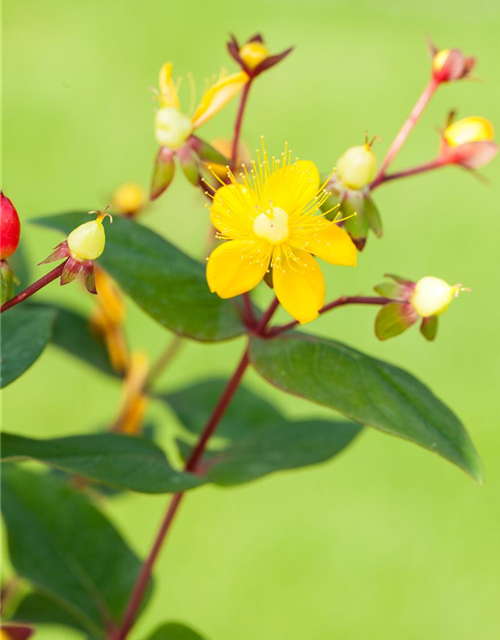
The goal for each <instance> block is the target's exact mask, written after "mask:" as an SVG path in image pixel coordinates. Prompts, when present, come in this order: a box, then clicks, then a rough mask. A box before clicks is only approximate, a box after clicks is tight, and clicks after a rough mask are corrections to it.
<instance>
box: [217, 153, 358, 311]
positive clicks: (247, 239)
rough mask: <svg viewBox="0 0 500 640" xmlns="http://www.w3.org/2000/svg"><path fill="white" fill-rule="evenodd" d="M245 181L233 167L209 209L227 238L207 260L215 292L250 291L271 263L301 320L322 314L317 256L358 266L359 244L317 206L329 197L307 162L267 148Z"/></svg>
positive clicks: (280, 290)
mask: <svg viewBox="0 0 500 640" xmlns="http://www.w3.org/2000/svg"><path fill="white" fill-rule="evenodd" d="M243 169H244V174H242V184H241V183H238V182H237V181H236V179H235V177H234V175H233V174H232V173H231V172H229V173H228V176H229V178H230V180H231V184H229V185H224V186H221V187H220V188H219V189H218V190H217V191H216V192H215V194H214V196H213V204H212V207H211V209H210V218H211V221H212V224H213V225H214V227H215V228H216V229H217V231H218V237H219V238H221V239H224V240H227V242H225V243H224V244H223V245H221V246H219V247H217V248H216V249H215V250H214V251H213V252H212V254H211V255H210V257H209V259H208V264H207V281H208V284H209V287H210V290H211V291H212V292H215V293H217V294H218V295H219V296H220V297H221V298H232V297H233V296H237V295H239V294H241V293H245V292H247V291H250V289H253V288H254V287H255V286H257V285H258V284H259V282H260V281H261V280H262V279H263V277H264V276H265V274H266V272H268V271H269V270H270V269H272V277H273V285H274V290H275V293H276V296H277V297H278V299H279V301H280V303H281V304H282V305H283V307H284V308H285V309H286V310H287V311H288V312H289V313H290V314H291V315H292V316H293V317H294V318H295V319H296V320H298V321H299V322H300V323H305V322H310V321H311V320H314V318H316V317H317V316H318V312H319V310H320V309H321V307H322V306H323V304H324V300H325V281H324V279H323V274H322V273H321V270H320V268H319V266H318V263H317V262H316V260H315V258H314V257H313V255H315V256H318V257H319V258H322V259H323V260H325V261H326V262H329V263H330V264H337V265H346V266H355V264H356V248H355V246H354V244H353V242H352V240H351V238H350V237H349V235H348V234H347V233H346V232H345V231H344V230H343V229H341V228H340V227H339V226H338V225H337V224H336V223H335V222H330V221H328V220H326V219H325V217H324V216H325V214H324V213H321V212H320V211H319V209H320V207H321V205H322V204H323V203H324V201H325V200H326V199H327V198H328V195H329V194H328V192H326V191H325V190H324V189H323V188H322V187H321V186H320V178H319V172H318V169H317V167H316V165H315V164H314V163H313V162H310V161H300V160H295V161H293V162H292V160H291V152H289V151H288V149H287V148H285V151H284V152H283V153H282V155H281V160H278V159H276V158H272V159H270V158H269V157H268V154H267V152H266V150H265V149H264V148H263V153H262V156H261V155H260V154H258V162H257V163H255V162H252V168H251V170H250V172H248V171H247V169H246V167H245V166H243Z"/></svg>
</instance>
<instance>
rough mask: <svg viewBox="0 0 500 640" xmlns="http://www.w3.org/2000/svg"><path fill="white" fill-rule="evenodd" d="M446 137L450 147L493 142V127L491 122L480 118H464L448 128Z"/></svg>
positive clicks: (445, 133)
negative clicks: (487, 141) (469, 143)
mask: <svg viewBox="0 0 500 640" xmlns="http://www.w3.org/2000/svg"><path fill="white" fill-rule="evenodd" d="M444 137H445V139H446V142H447V143H448V144H449V145H450V147H458V146H460V145H461V144H467V143H468V142H483V141H485V140H493V137H494V131H493V125H492V124H491V122H490V121H489V120H487V119H486V118H482V117H480V116H471V117H469V118H462V119H461V120H457V121H456V122H453V124H450V125H448V126H447V127H446V129H445V130H444Z"/></svg>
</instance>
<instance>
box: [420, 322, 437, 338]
mask: <svg viewBox="0 0 500 640" xmlns="http://www.w3.org/2000/svg"><path fill="white" fill-rule="evenodd" d="M437 330H438V319H437V316H430V317H429V318H422V323H421V325H420V333H421V334H422V335H423V336H424V338H425V339H426V340H429V342H432V341H433V340H434V339H435V338H436V335H437Z"/></svg>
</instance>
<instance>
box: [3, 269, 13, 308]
mask: <svg viewBox="0 0 500 640" xmlns="http://www.w3.org/2000/svg"><path fill="white" fill-rule="evenodd" d="M13 297H14V272H13V271H12V268H11V266H10V264H9V263H8V262H7V260H0V304H3V303H4V302H7V300H10V299H11V298H13Z"/></svg>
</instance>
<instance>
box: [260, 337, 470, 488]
mask: <svg viewBox="0 0 500 640" xmlns="http://www.w3.org/2000/svg"><path fill="white" fill-rule="evenodd" d="M250 359H251V362H252V363H253V365H254V366H255V368H256V369H257V371H258V372H259V373H260V374H261V375H262V376H263V377H264V378H265V379H266V380H268V381H269V382H270V383H271V384H274V385H275V386H277V387H278V388H280V389H282V390H283V391H286V392H288V393H292V394H294V395H297V396H300V397H303V398H306V399H308V400H311V401H313V402H317V403H318V404H321V405H324V406H326V407H329V408H331V409H334V410H336V411H339V412H341V413H343V414H344V415H346V416H347V417H348V418H351V419H353V420H356V421H357V422H360V423H361V424H366V425H368V426H372V427H376V428H377V429H380V430H381V431H384V432H386V433H390V434H392V435H397V436H400V437H402V438H405V439H407V440H410V441H412V442H415V443H417V444H420V445H422V446H423V447H426V448H427V449H430V450H431V451H435V452H436V453H439V454H440V455H442V456H443V457H445V458H447V459H448V460H450V461H451V462H453V463H454V464H456V465H458V466H459V467H461V468H462V469H463V470H464V471H466V472H468V473H469V474H470V475H471V476H473V477H474V478H475V479H476V480H478V481H481V480H482V468H481V462H480V459H479V456H478V454H477V452H476V450H475V448H474V446H473V444H472V442H471V440H470V439H469V436H468V435H467V432H466V431H465V429H464V427H463V425H462V423H461V422H460V421H459V419H458V418H457V417H456V416H455V415H454V414H453V413H452V412H451V411H450V409H448V407H446V406H445V405H444V404H443V403H442V402H441V401H440V400H438V399H437V398H436V396H434V394H433V393H432V392H431V391H430V389H428V388H427V387H426V386H424V385H423V384H422V383H421V382H419V381H418V380H416V379H415V378H414V377H413V376H411V375H410V374H409V373H407V372H406V371H403V370H402V369H399V368H398V367H395V366H393V365H390V364H388V363H386V362H382V361H381V360H376V359H375V358H371V357H369V356H367V355H365V354H363V353H361V352H360V351H356V350H355V349H351V348H350V347H347V346H345V345H343V344H340V343H338V342H333V341H330V340H326V339H321V338H316V337H313V336H310V335H306V334H302V333H291V334H288V335H284V336H279V337H277V338H274V339H272V340H269V339H268V340H265V339H260V338H257V337H252V338H251V341H250Z"/></svg>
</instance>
